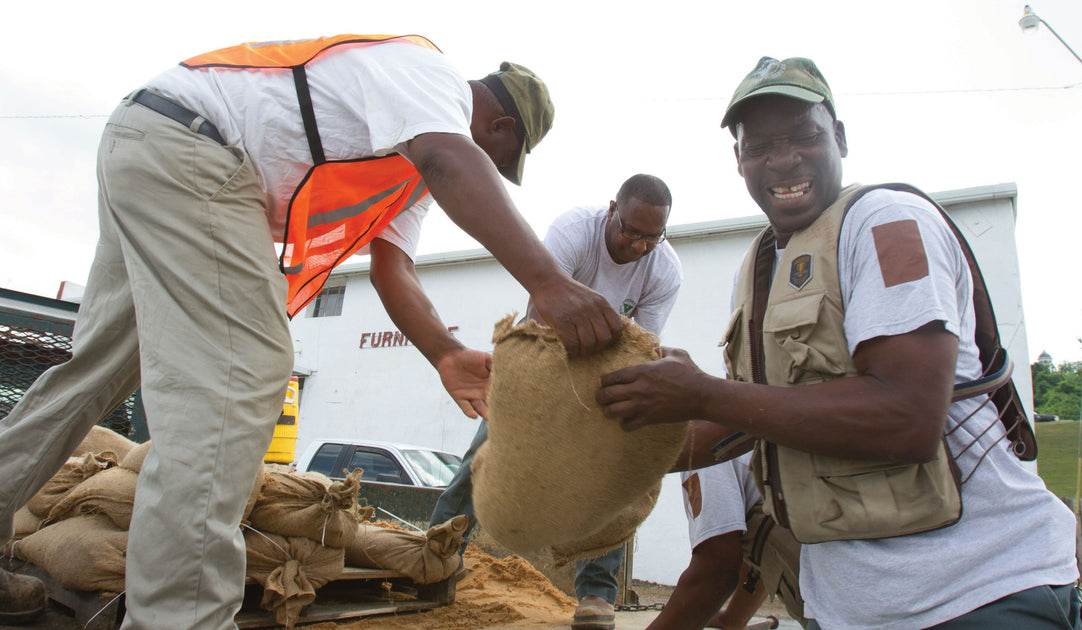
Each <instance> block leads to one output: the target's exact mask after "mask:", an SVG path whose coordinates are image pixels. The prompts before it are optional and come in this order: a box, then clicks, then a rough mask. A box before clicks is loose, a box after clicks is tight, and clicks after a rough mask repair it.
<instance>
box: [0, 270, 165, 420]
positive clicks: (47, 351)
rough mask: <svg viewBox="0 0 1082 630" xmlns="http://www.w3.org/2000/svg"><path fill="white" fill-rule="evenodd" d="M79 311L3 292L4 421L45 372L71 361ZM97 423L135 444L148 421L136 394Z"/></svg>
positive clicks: (0, 390) (0, 381)
mask: <svg viewBox="0 0 1082 630" xmlns="http://www.w3.org/2000/svg"><path fill="white" fill-rule="evenodd" d="M77 308H78V307H77V306H76V305H74V304H71V303H68V302H61V301H59V300H49V299H47V298H39V297H37V296H31V295H27V294H23V293H18V292H15V291H8V290H5V289H0V417H4V416H7V415H8V413H10V412H11V409H12V408H13V407H14V406H15V404H16V403H18V402H19V400H20V399H22V397H23V394H24V393H25V392H26V390H27V389H29V388H30V385H32V384H33V383H34V381H35V380H36V379H37V378H38V376H40V375H41V374H42V372H44V371H45V370H47V369H49V368H50V367H52V366H54V365H58V364H60V363H63V362H65V361H67V360H68V359H70V358H71V334H72V329H73V327H74V319H75V312H76V310H77ZM43 311H48V313H47V314H43ZM68 312H70V316H69V315H67V313H68ZM99 424H100V425H101V426H104V427H107V428H109V429H112V430H113V431H116V432H117V433H120V434H121V435H124V436H127V437H129V438H132V439H135V440H137V441H142V440H144V439H146V438H145V437H144V436H143V435H141V434H143V433H145V430H146V419H145V416H144V415H143V409H142V404H141V403H140V402H139V397H138V392H136V393H135V394H133V395H131V396H129V397H128V399H127V400H126V401H124V402H123V403H121V404H120V405H119V406H118V407H117V408H116V409H115V410H114V411H113V412H112V413H111V414H110V415H109V416H108V417H107V418H105V419H104V420H103V421H101V422H99Z"/></svg>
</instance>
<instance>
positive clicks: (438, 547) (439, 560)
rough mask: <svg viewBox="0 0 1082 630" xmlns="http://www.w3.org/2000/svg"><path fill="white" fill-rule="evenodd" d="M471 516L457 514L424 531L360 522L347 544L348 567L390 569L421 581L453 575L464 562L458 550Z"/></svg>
mask: <svg viewBox="0 0 1082 630" xmlns="http://www.w3.org/2000/svg"><path fill="white" fill-rule="evenodd" d="M468 524H469V518H467V517H466V516H456V517H454V518H452V519H450V520H449V521H447V522H445V523H442V524H440V525H436V526H435V527H431V528H429V529H428V531H425V532H416V531H406V530H403V529H398V528H395V527H391V526H387V525H384V524H380V523H361V524H360V526H359V527H358V528H357V536H356V538H354V540H353V542H352V543H351V544H350V545H349V546H348V547H346V566H351V567H360V568H367V569H390V570H392V571H398V572H399V573H402V574H405V575H406V576H408V577H409V578H410V579H411V580H413V581H414V582H416V583H418V584H432V583H434V582H439V581H441V580H446V579H447V578H448V577H450V576H451V575H452V574H454V572H455V571H456V570H458V567H459V566H460V565H461V564H462V559H461V558H460V557H459V555H458V549H459V547H461V546H462V536H463V534H465V533H466V526H467V525H468Z"/></svg>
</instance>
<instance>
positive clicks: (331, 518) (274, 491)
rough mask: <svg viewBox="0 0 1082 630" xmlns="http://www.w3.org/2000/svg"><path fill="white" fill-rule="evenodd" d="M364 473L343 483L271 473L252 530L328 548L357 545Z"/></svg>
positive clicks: (266, 477)
mask: <svg viewBox="0 0 1082 630" xmlns="http://www.w3.org/2000/svg"><path fill="white" fill-rule="evenodd" d="M360 487H361V470H360V469H358V470H355V471H353V472H351V473H350V474H349V475H348V476H347V477H346V478H345V479H344V480H342V481H333V482H332V481H331V480H330V479H329V478H327V477H326V476H324V475H318V474H315V473H306V474H303V475H302V474H298V473H293V472H278V471H269V472H264V474H263V487H262V488H261V489H260V491H259V498H258V499H257V500H256V504H255V507H254V508H253V509H252V512H251V514H249V516H248V522H249V523H251V525H252V527H254V528H255V529H257V530H259V531H262V532H270V533H273V534H280V535H282V536H305V537H307V538H310V539H312V540H314V541H316V542H318V543H320V544H322V545H326V546H328V547H337V548H342V547H345V546H347V545H349V544H350V543H351V542H353V538H354V537H355V536H356V535H357V526H358V525H359V524H360V523H361V520H362V512H361V510H360V509H359V508H358V507H357V490H358V489H359V488H360Z"/></svg>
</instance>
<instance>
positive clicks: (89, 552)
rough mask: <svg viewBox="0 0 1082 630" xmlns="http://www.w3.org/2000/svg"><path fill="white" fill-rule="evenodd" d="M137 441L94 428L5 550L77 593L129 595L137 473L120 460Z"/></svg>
mask: <svg viewBox="0 0 1082 630" xmlns="http://www.w3.org/2000/svg"><path fill="white" fill-rule="evenodd" d="M134 447H135V442H133V441H131V440H129V439H127V438H126V437H124V436H122V435H120V434H119V433H116V432H114V431H112V430H110V429H106V428H104V427H94V429H93V430H91V432H90V433H89V434H88V435H87V437H86V438H85V439H83V441H82V442H81V443H80V444H79V446H78V447H77V448H76V449H75V452H74V454H73V455H72V457H70V458H69V459H68V461H67V462H66V463H65V464H64V466H63V467H62V468H61V469H60V471H59V472H57V473H56V474H55V475H53V477H52V479H50V480H49V482H48V483H46V485H45V486H43V487H42V489H41V490H39V491H38V493H37V494H36V495H34V496H33V497H32V498H31V499H30V501H29V502H27V504H26V505H25V506H24V507H23V508H21V509H20V510H19V511H17V512H16V514H15V519H14V526H15V527H14V535H13V537H12V539H11V541H10V542H9V543H8V545H7V546H6V547H5V553H8V554H11V555H12V556H14V557H16V558H19V559H20V560H24V561H26V562H30V563H32V564H34V565H36V566H38V567H39V568H41V569H43V570H44V571H46V572H47V573H49V574H50V575H51V576H52V577H53V579H55V580H56V581H57V582H58V583H59V584H60V585H61V586H63V587H64V588H67V589H69V590H76V591H108V592H120V591H123V590H124V558H125V553H126V551H127V544H128V535H127V523H129V522H130V521H131V504H132V501H133V500H134V497H135V481H134V480H135V474H134V473H131V472H130V471H125V470H122V469H121V468H120V467H119V466H118V462H119V461H120V460H121V459H122V458H123V457H124V456H125V455H127V454H128V453H129V452H130V450H131V449H132V448H134Z"/></svg>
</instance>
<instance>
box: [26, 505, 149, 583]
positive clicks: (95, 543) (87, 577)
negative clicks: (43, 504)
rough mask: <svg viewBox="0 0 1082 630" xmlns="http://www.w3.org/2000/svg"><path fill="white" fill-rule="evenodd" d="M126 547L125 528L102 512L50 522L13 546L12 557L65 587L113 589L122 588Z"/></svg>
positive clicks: (126, 536) (126, 533) (126, 534)
mask: <svg viewBox="0 0 1082 630" xmlns="http://www.w3.org/2000/svg"><path fill="white" fill-rule="evenodd" d="M127 550H128V532H126V531H124V530H122V529H120V528H119V527H117V526H116V525H114V524H113V522H112V521H110V520H109V518H108V517H107V516H105V515H102V514H88V515H85V516H76V517H74V518H69V519H65V520H63V521H60V522H58V523H53V524H52V525H49V526H48V527H43V528H41V529H39V530H38V531H36V532H34V533H33V534H30V535H29V536H27V537H26V538H24V539H22V540H20V541H19V542H17V543H16V544H15V545H14V547H13V551H14V554H15V557H17V558H19V559H21V560H25V561H27V562H29V563H31V564H34V565H36V566H38V567H39V568H41V569H42V570H44V571H45V572H46V573H48V574H49V575H50V576H51V577H52V578H53V579H54V580H56V581H57V582H58V583H59V584H60V586H63V587H64V588H66V589H68V590H72V591H108V592H112V593H119V592H121V591H123V590H124V554H125V553H127ZM163 570H167V568H166V567H163Z"/></svg>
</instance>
